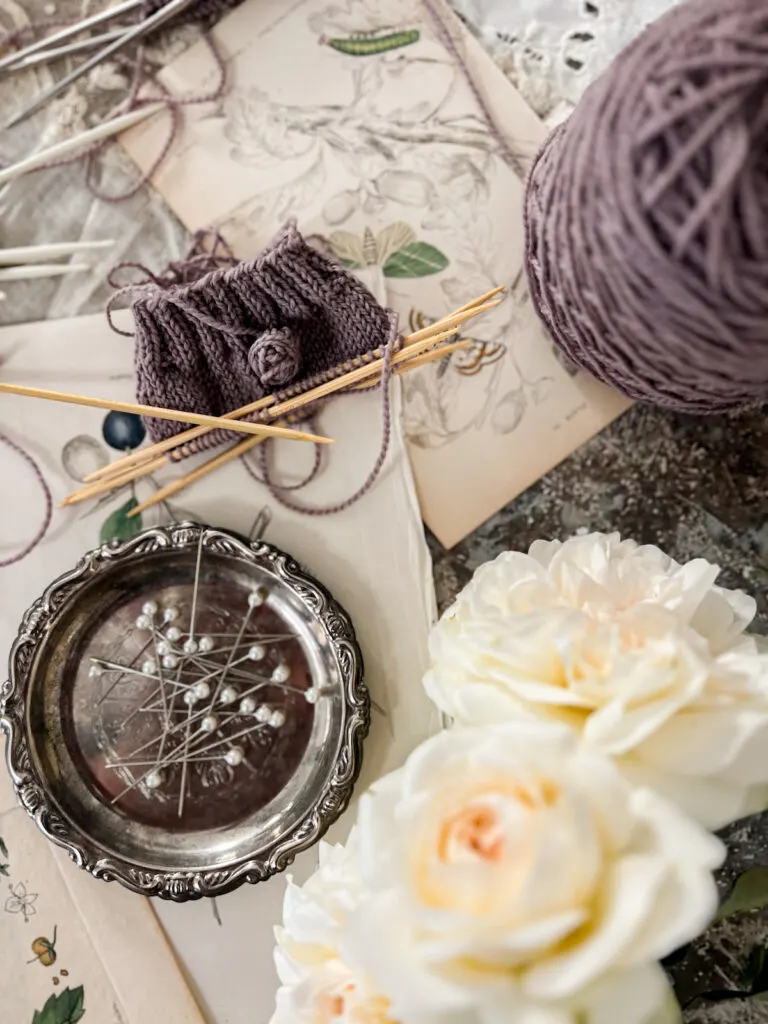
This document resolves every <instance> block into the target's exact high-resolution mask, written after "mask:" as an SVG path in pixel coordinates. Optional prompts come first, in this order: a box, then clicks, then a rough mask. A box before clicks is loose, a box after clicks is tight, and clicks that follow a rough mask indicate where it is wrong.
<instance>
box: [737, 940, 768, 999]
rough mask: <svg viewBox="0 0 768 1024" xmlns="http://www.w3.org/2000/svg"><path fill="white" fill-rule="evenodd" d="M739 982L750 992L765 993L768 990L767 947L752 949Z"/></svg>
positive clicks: (754, 947) (758, 946) (759, 946)
mask: <svg viewBox="0 0 768 1024" xmlns="http://www.w3.org/2000/svg"><path fill="white" fill-rule="evenodd" d="M739 980H740V983H741V985H743V986H744V988H746V989H747V990H748V991H749V992H755V993H757V992H764V991H765V990H766V989H767V988H768V949H766V947H765V946H761V945H757V946H753V947H752V949H751V951H750V954H749V958H748V960H747V964H746V966H745V968H744V970H743V971H742V974H741V978H740V979H739Z"/></svg>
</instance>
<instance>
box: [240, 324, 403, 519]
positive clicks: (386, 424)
mask: <svg viewBox="0 0 768 1024" xmlns="http://www.w3.org/2000/svg"><path fill="white" fill-rule="evenodd" d="M388 313H389V324H390V332H389V337H388V339H387V344H386V346H385V349H384V356H383V360H384V362H383V364H382V367H381V379H380V381H379V382H378V384H376V385H374V386H373V387H371V388H366V389H365V390H371V391H372V390H376V389H378V388H380V389H381V393H382V396H381V418H382V430H381V445H380V447H379V453H378V455H377V456H376V459H375V461H374V463H373V466H372V467H371V470H370V472H369V473H368V476H367V477H366V478H365V480H364V482H363V483H362V484H361V486H360V487H359V488H358V489H357V490H356V491H355V492H354V494H351V495H350V496H349V497H348V498H345V499H344V500H343V501H340V502H337V503H335V504H333V505H325V506H320V507H317V506H315V507H312V506H307V505H300V504H298V502H295V501H292V500H291V499H290V498H288V497H286V491H295V490H298V489H300V488H301V487H305V486H306V485H307V484H308V483H310V482H311V481H312V480H314V478H315V476H316V475H317V472H318V470H319V469H320V459H321V456H320V452H319V450H318V449H319V447H320V446H319V445H316V446H315V465H314V467H313V469H312V470H311V471H310V473H309V475H308V476H307V477H306V478H305V479H304V480H302V481H301V483H299V484H292V485H288V486H285V485H281V484H278V483H276V482H275V480H274V479H273V478H272V475H271V470H270V467H269V446H270V444H271V442H270V441H267V442H265V443H264V444H263V445H260V448H261V451H260V453H259V460H260V464H261V466H260V468H261V472H262V479H261V481H260V482H261V483H263V484H264V485H265V486H266V487H267V488H268V489H269V492H270V494H271V495H272V497H273V498H274V499H275V501H277V502H278V504H280V505H282V506H283V508H287V509H289V510H290V511H291V512H300V513H301V514H302V515H305V516H330V515H335V514H336V513H337V512H343V511H344V509H347V508H350V506H352V505H354V504H355V503H356V502H358V501H359V500H360V499H361V498H362V497H364V496H365V495H366V494H367V493H368V491H369V490H370V489H371V487H373V485H374V483H375V482H376V479H377V477H378V475H379V473H380V472H381V470H382V468H383V466H384V463H385V461H386V458H387V453H388V452H389V445H390V442H391V439H392V405H391V394H390V387H389V386H390V382H391V380H392V359H393V357H394V355H395V353H396V352H397V351H398V349H399V348H400V343H401V338H400V335H399V334H398V332H397V314H396V313H394V312H392V311H391V310H389V311H388ZM351 393H352V392H349V391H347V392H343V394H351ZM242 461H243V463H244V464H245V466H246V469H248V470H249V472H250V473H251V475H252V476H254V477H255V474H253V471H252V469H250V468H249V467H248V462H247V457H245V456H244V457H243V460H242ZM255 479H259V478H258V477H255Z"/></svg>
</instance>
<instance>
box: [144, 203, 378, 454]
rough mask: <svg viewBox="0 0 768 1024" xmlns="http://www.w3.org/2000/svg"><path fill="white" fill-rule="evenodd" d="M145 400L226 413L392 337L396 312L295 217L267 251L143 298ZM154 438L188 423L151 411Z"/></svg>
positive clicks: (153, 403) (179, 407) (219, 414)
mask: <svg viewBox="0 0 768 1024" xmlns="http://www.w3.org/2000/svg"><path fill="white" fill-rule="evenodd" d="M132 309H133V315H134V320H135V325H136V355H135V362H136V378H137V397H138V400H139V402H142V403H144V404H147V405H158V406H162V407H164V408H169V409H171V408H173V409H182V410H189V411H194V412H198V413H207V414H209V415H213V416H222V415H225V414H226V413H228V412H231V411H233V410H234V409H238V408H240V407H241V406H244V405H247V404H249V403H250V402H253V401H255V400H256V399H258V398H262V397H263V396H265V395H268V394H271V393H272V391H274V390H276V389H277V387H284V386H285V385H286V384H289V383H291V384H296V383H297V382H300V381H301V380H303V379H304V378H307V377H314V376H315V375H317V374H320V373H323V372H325V371H327V370H329V369H331V368H332V367H335V366H337V365H338V364H340V363H343V362H344V361H345V360H347V359H351V358H353V357H355V356H361V355H363V354H365V353H366V352H369V351H370V350H371V349H374V348H379V347H381V346H384V345H386V344H387V340H388V338H389V335H390V333H391V328H390V321H389V317H388V314H387V311H386V310H385V309H384V308H383V307H382V306H380V305H379V303H378V302H377V301H376V299H375V298H374V297H373V295H372V294H371V293H370V292H369V291H368V290H367V288H365V286H364V285H363V284H362V283H361V282H360V281H359V280H358V279H357V278H356V277H355V276H354V275H353V274H351V273H350V272H349V271H347V270H346V269H345V268H344V267H342V266H340V265H339V264H337V263H334V262H333V261H332V260H330V259H329V258H328V257H327V256H325V255H323V254H322V253H320V252H318V251H317V250H315V249H313V248H312V247H311V246H309V245H308V244H307V242H306V241H305V240H304V238H303V237H302V235H301V234H300V233H299V231H298V230H297V228H296V226H295V224H294V223H293V222H291V223H289V224H288V225H286V227H285V228H283V230H282V231H281V232H280V233H279V235H278V236H277V237H276V238H275V239H274V241H273V242H272V244H271V245H270V246H269V247H268V248H267V249H266V250H265V251H264V252H263V253H262V254H261V255H260V256H259V257H257V259H255V260H253V261H250V262H244V263H240V264H238V265H237V266H235V267H232V268H226V269H223V270H216V271H213V272H212V273H209V274H207V275H206V276H205V277H202V278H200V279H199V280H198V281H195V282H194V283H193V284H190V285H172V286H171V287H168V288H162V289H161V288H157V289H155V288H153V289H151V290H149V291H147V292H145V293H144V294H142V295H141V296H140V297H139V298H137V299H136V300H135V301H134V302H133V306H132ZM146 424H147V430H148V432H149V435H150V437H151V438H152V440H153V441H159V440H161V439H164V438H167V437H171V436H173V435H174V434H176V433H179V432H180V431H182V430H183V429H185V427H186V424H182V423H175V422H171V421H167V420H156V419H147V420H146Z"/></svg>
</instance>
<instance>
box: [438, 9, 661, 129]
mask: <svg viewBox="0 0 768 1024" xmlns="http://www.w3.org/2000/svg"><path fill="white" fill-rule="evenodd" d="M678 2H680V0H451V3H452V4H453V6H454V8H455V9H456V10H457V12H458V13H459V14H460V15H461V16H462V17H463V18H464V20H465V21H466V22H467V24H468V25H469V27H470V28H472V29H473V31H474V32H475V33H476V34H477V35H478V36H479V37H480V39H481V40H482V42H483V44H484V46H485V47H486V49H488V50H489V51H490V52H491V54H492V55H493V57H494V59H495V60H496V62H497V64H498V65H499V66H500V67H501V69H502V70H503V71H504V73H505V74H506V75H507V77H508V78H509V79H510V80H511V81H512V82H513V83H514V85H516V86H517V88H518V89H519V90H520V92H521V93H522V95H523V97H524V98H525V100H526V102H527V103H528V104H529V105H530V106H531V107H532V108H533V109H534V110H535V111H536V113H537V114H538V115H539V116H540V117H542V118H543V119H544V120H545V121H547V123H549V124H556V123H558V122H559V121H560V120H562V119H563V117H565V116H566V115H567V114H568V113H569V112H570V110H571V109H572V108H573V106H574V105H575V104H576V103H577V102H578V101H579V99H580V98H581V95H582V93H583V92H584V90H585V89H586V87H587V86H588V85H589V84H590V82H592V81H594V79H595V78H597V76H598V75H599V74H601V72H602V71H603V70H604V69H605V68H606V66H607V65H608V64H609V63H610V62H611V60H612V59H613V58H614V57H615V56H616V54H617V53H619V51H620V50H622V49H623V48H624V47H625V46H626V45H627V44H628V43H629V42H631V40H632V39H634V38H635V37H636V36H637V35H638V34H639V33H640V32H641V31H642V30H643V29H644V28H645V26H646V25H648V24H649V23H650V22H651V21H654V20H655V19H656V18H659V17H660V16H661V15H662V14H664V12H665V11H668V10H669V9H670V8H671V7H675V6H676V5H677V3H678Z"/></svg>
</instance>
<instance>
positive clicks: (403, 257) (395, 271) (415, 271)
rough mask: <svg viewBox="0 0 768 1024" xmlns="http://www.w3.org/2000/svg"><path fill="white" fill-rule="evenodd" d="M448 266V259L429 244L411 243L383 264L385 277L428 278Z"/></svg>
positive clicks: (394, 253)
mask: <svg viewBox="0 0 768 1024" xmlns="http://www.w3.org/2000/svg"><path fill="white" fill-rule="evenodd" d="M447 266H448V257H447V256H444V255H443V254H442V253H441V252H440V250H439V249H436V248H435V247H434V245H430V244H429V242H411V243H410V245H405V246H403V248H402V249H398V250H397V252H393V253H392V255H391V256H390V257H389V259H388V260H387V262H386V263H385V264H384V276H385V277H428V276H429V275H430V274H439V273H440V271H441V270H445V268H446V267H447Z"/></svg>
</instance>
